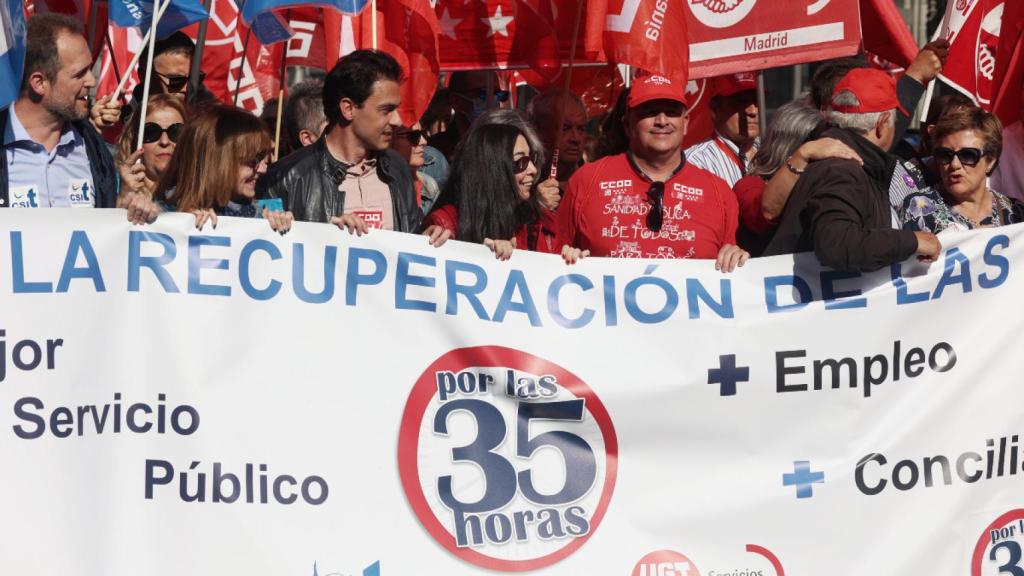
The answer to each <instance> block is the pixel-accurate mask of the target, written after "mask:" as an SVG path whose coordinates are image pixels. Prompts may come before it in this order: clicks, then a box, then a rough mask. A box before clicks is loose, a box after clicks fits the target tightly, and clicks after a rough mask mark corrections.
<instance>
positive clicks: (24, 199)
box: [10, 185, 39, 208]
mask: <svg viewBox="0 0 1024 576" xmlns="http://www.w3.org/2000/svg"><path fill="white" fill-rule="evenodd" d="M10 199H11V208H39V193H38V192H37V191H36V186H34V185H32V186H12V187H11V198H10Z"/></svg>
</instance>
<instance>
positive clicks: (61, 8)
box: [26, 0, 109, 59]
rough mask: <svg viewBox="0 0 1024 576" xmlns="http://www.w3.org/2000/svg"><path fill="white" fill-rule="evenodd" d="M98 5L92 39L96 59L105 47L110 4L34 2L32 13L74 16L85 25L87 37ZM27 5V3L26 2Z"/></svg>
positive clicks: (88, 0) (59, 0) (83, 0)
mask: <svg viewBox="0 0 1024 576" xmlns="http://www.w3.org/2000/svg"><path fill="white" fill-rule="evenodd" d="M94 2H95V4H96V20H95V27H96V29H95V30H94V31H93V37H92V46H90V48H91V49H92V57H93V58H94V59H95V58H96V57H98V56H99V55H100V52H101V51H102V50H103V47H104V43H105V42H104V38H105V37H106V34H107V20H108V14H107V8H108V6H109V4H108V3H107V2H104V1H101V0H34V2H32V11H33V12H35V13H39V14H42V13H44V12H56V13H58V14H67V15H68V16H73V17H75V18H76V19H77V20H79V21H80V22H81V23H82V24H84V25H85V30H86V35H88V33H89V19H90V17H91V11H92V9H93V7H92V5H93V3H94ZM26 3H27V2H26Z"/></svg>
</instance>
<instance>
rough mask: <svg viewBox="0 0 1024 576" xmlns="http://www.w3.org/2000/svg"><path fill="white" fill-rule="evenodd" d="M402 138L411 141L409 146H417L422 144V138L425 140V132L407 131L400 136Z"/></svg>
mask: <svg viewBox="0 0 1024 576" xmlns="http://www.w3.org/2000/svg"><path fill="white" fill-rule="evenodd" d="M398 136H399V137H400V138H405V139H406V140H408V141H409V144H412V145H413V146H416V145H417V144H419V143H420V138H423V130H407V131H405V132H400V133H399V134H398Z"/></svg>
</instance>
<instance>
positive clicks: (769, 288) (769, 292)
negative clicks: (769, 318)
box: [764, 276, 814, 314]
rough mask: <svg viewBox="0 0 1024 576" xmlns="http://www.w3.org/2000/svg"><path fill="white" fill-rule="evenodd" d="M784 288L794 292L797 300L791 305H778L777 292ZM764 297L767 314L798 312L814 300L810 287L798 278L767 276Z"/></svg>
mask: <svg viewBox="0 0 1024 576" xmlns="http://www.w3.org/2000/svg"><path fill="white" fill-rule="evenodd" d="M784 286H789V287H791V288H793V290H795V291H796V296H797V298H795V300H796V302H794V303H793V304H779V295H778V290H779V288H782V287H784ZM764 295H765V305H766V306H767V307H768V313H769V314H776V313H778V312H792V311H794V310H799V309H801V308H804V307H806V306H807V304H809V303H810V302H811V301H812V300H814V295H813V294H811V286H810V285H809V284H808V283H807V281H806V280H804V279H803V278H801V277H799V276H768V277H767V278H765V279H764Z"/></svg>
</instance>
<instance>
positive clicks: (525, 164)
mask: <svg viewBox="0 0 1024 576" xmlns="http://www.w3.org/2000/svg"><path fill="white" fill-rule="evenodd" d="M531 163H533V165H534V166H536V165H537V159H536V158H534V157H533V156H529V155H527V156H520V157H519V158H516V159H515V160H513V161H512V169H513V173H515V174H522V173H523V172H526V169H527V168H529V167H530V164H531Z"/></svg>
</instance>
